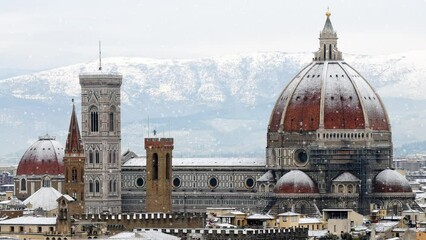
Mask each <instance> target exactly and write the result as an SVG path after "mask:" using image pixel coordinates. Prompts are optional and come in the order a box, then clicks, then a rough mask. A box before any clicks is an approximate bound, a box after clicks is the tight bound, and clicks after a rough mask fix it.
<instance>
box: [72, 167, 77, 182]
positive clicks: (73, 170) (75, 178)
mask: <svg viewBox="0 0 426 240" xmlns="http://www.w3.org/2000/svg"><path fill="white" fill-rule="evenodd" d="M71 181H72V182H73V183H75V182H77V169H76V168H73V169H72V170H71Z"/></svg>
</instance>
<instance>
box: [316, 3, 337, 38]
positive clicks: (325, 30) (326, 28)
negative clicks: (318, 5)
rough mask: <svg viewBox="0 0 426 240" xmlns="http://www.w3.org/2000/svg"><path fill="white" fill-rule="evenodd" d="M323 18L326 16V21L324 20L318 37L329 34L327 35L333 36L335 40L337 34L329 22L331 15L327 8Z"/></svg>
mask: <svg viewBox="0 0 426 240" xmlns="http://www.w3.org/2000/svg"><path fill="white" fill-rule="evenodd" d="M325 16H327V19H326V20H325V24H324V28H323V29H322V31H321V34H320V36H321V35H326V34H329V35H334V36H335V37H336V38H337V34H336V32H335V31H334V29H333V25H332V24H331V21H330V16H331V13H330V10H329V9H328V8H327V12H325Z"/></svg>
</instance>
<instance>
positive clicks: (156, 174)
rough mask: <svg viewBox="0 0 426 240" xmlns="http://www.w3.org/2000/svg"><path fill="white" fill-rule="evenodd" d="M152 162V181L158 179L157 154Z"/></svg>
mask: <svg viewBox="0 0 426 240" xmlns="http://www.w3.org/2000/svg"><path fill="white" fill-rule="evenodd" d="M152 162H153V171H152V180H157V179H158V155H157V153H154V154H153V155H152Z"/></svg>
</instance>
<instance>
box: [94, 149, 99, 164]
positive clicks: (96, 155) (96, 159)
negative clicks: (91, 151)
mask: <svg viewBox="0 0 426 240" xmlns="http://www.w3.org/2000/svg"><path fill="white" fill-rule="evenodd" d="M95 163H99V151H98V150H96V151H95Z"/></svg>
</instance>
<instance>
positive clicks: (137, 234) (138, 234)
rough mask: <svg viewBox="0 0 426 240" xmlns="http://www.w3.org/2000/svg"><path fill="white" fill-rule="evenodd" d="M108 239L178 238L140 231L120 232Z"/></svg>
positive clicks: (169, 239)
mask: <svg viewBox="0 0 426 240" xmlns="http://www.w3.org/2000/svg"><path fill="white" fill-rule="evenodd" d="M109 239H149V240H178V239H180V238H179V237H175V236H173V235H169V234H166V233H162V232H159V231H155V230H142V231H133V232H121V233H118V234H116V235H114V236H112V237H110V238H109Z"/></svg>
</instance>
